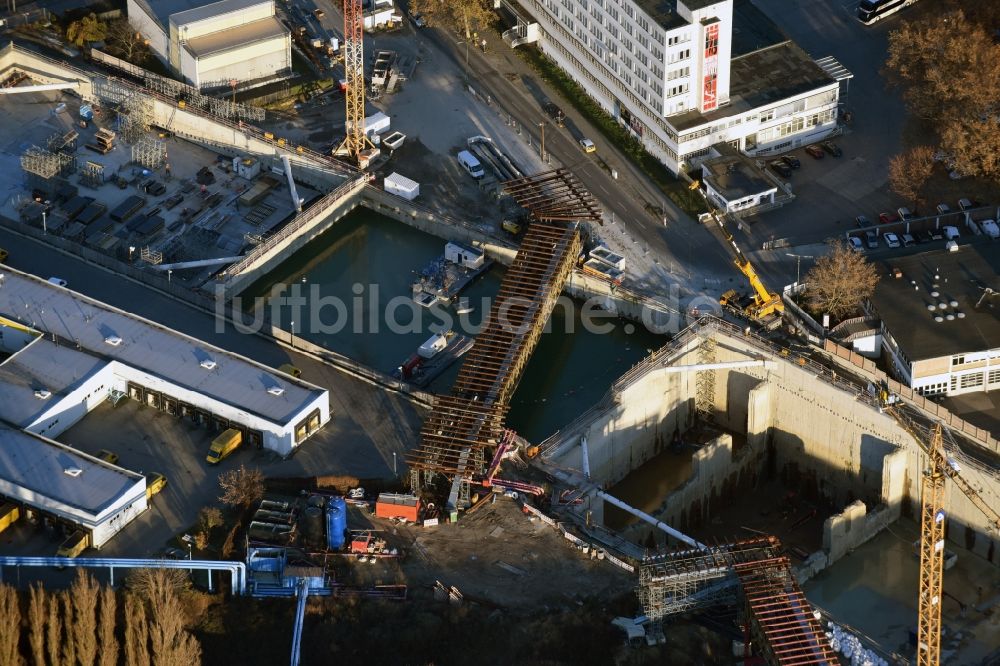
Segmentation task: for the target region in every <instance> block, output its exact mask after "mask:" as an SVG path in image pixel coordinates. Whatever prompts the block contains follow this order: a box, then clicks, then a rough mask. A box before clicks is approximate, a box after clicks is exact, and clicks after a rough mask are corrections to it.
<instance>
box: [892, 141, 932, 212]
mask: <svg viewBox="0 0 1000 666" xmlns="http://www.w3.org/2000/svg"><path fill="white" fill-rule="evenodd" d="M933 170H934V149H933V148H931V147H930V146H915V147H913V148H910V149H909V150H907V151H906V152H904V153H901V154H899V155H896V156H895V157H893V158H892V159H891V160H889V187H891V188H892V191H893V192H895V193H896V194H898V195H899V196H901V197H903V198H904V199H906V200H907V201H908V202H909V203H911V204H912V205H913V206H914V207H919V205H920V202H921V201H922V197H921V192H922V190H923V188H924V185H926V184H927V181H928V180H930V177H931V173H932V172H933Z"/></svg>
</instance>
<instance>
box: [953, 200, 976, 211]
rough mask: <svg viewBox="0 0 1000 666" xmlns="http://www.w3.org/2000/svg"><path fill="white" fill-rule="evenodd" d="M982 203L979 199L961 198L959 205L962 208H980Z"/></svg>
mask: <svg viewBox="0 0 1000 666" xmlns="http://www.w3.org/2000/svg"><path fill="white" fill-rule="evenodd" d="M979 206H980V203H979V202H978V201H973V200H972V199H959V200H958V207H959V208H961V209H962V210H969V209H970V208H979Z"/></svg>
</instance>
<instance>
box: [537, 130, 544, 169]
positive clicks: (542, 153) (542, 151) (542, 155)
mask: <svg viewBox="0 0 1000 666" xmlns="http://www.w3.org/2000/svg"><path fill="white" fill-rule="evenodd" d="M538 126H539V127H541V128H542V150H541V152H540V153H539V156H540V157H541V158H542V161H543V162H544V161H545V123H544V122H541V123H538Z"/></svg>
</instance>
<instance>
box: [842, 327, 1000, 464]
mask: <svg viewBox="0 0 1000 666" xmlns="http://www.w3.org/2000/svg"><path fill="white" fill-rule="evenodd" d="M823 350H824V351H825V352H827V353H829V354H831V355H833V356H835V357H837V358H838V359H841V360H844V361H847V362H848V363H850V364H851V365H853V366H855V367H856V368H858V369H860V370H862V371H863V372H865V373H866V374H868V375H869V376H870V378H871V380H872V381H873V382H885V383H886V384H887V385H888V387H889V390H890V391H891V392H893V393H895V394H897V395H899V396H900V397H901V398H903V399H904V400H906V401H907V402H908V403H910V404H911V405H913V406H914V407H916V408H918V409H920V410H921V411H922V412H924V413H925V414H926V415H928V416H930V417H932V418H935V419H937V420H938V421H940V422H941V424H942V425H945V426H947V427H949V428H951V429H952V430H954V431H957V432H961V433H962V434H963V435H965V436H966V437H967V438H969V439H971V440H973V441H975V442H976V443H977V444H979V445H981V446H984V447H986V448H987V449H989V450H990V451H993V452H994V453H1000V440H997V438H996V437H994V436H993V435H992V434H991V433H990V431H989V430H986V429H984V428H980V427H978V426H976V425H973V424H971V423H969V422H968V421H965V420H964V419H962V418H961V417H959V416H957V415H956V414H953V413H952V412H951V411H949V410H948V409H947V408H945V407H943V406H941V405H939V404H937V403H935V402H933V401H931V400H928V399H927V398H925V397H924V396H922V395H920V393H918V392H917V391H914V390H913V389H911V388H910V387H909V386H906V385H904V384H900V383H899V382H897V381H896V380H895V379H891V378H890V377H889V376H888V375H886V374H885V373H884V372H882V371H881V370H879V369H878V368H877V367H876V366H875V362H874V361H872V360H871V359H869V358H865V357H864V356H862V355H861V354H858V353H857V352H855V351H854V350H853V349H849V348H847V347H842V346H841V345H838V344H837V343H836V342H833V341H832V340H826V341H824V342H823Z"/></svg>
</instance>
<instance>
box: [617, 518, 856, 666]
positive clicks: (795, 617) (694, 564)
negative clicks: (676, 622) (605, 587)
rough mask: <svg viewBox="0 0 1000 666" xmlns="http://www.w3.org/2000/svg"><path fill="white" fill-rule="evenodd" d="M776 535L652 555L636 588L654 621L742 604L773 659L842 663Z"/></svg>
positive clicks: (756, 640) (751, 632)
mask: <svg viewBox="0 0 1000 666" xmlns="http://www.w3.org/2000/svg"><path fill="white" fill-rule="evenodd" d="M782 551H783V548H782V545H781V542H780V541H778V539H777V538H775V537H757V538H754V539H747V540H744V541H737V542H735V543H729V544H719V545H714V546H709V547H707V548H704V549H689V550H682V551H675V552H672V553H667V554H664V555H658V556H655V557H652V558H649V559H647V560H646V561H645V562H644V563H643V564H642V565H641V566H640V568H639V588H638V589H637V590H636V594H637V596H638V597H639V602H640V603H641V604H642V609H643V612H644V613H645V615H646V616H647V617H649V619H650V620H651V621H653V622H661V621H662V620H663V619H664V618H667V617H671V616H674V615H678V614H680V613H688V612H692V611H708V610H718V609H719V608H721V607H734V606H738V605H740V606H741V611H742V612H741V619H740V622H741V624H742V625H743V627H744V630H745V632H746V634H747V635H748V638H749V640H748V646H749V647H750V648H751V649H752V650H753V651H754V653H755V654H759V655H760V656H763V657H764V659H765V661H766V662H767V663H769V664H796V665H802V666H807V665H816V666H835V665H836V664H838V663H839V662H838V661H837V657H836V655H835V654H834V652H833V649H832V648H831V647H830V645H829V641H828V640H827V639H826V636H825V634H824V631H823V627H822V625H820V623H819V620H817V619H816V617H815V616H814V615H813V610H812V607H811V606H810V605H809V602H808V601H807V600H806V598H805V595H804V594H803V593H802V590H801V589H800V588H799V585H798V583H797V582H796V579H795V575H794V573H793V572H792V569H791V563H790V562H789V561H788V558H787V557H784V556H783V555H781V552H782Z"/></svg>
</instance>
